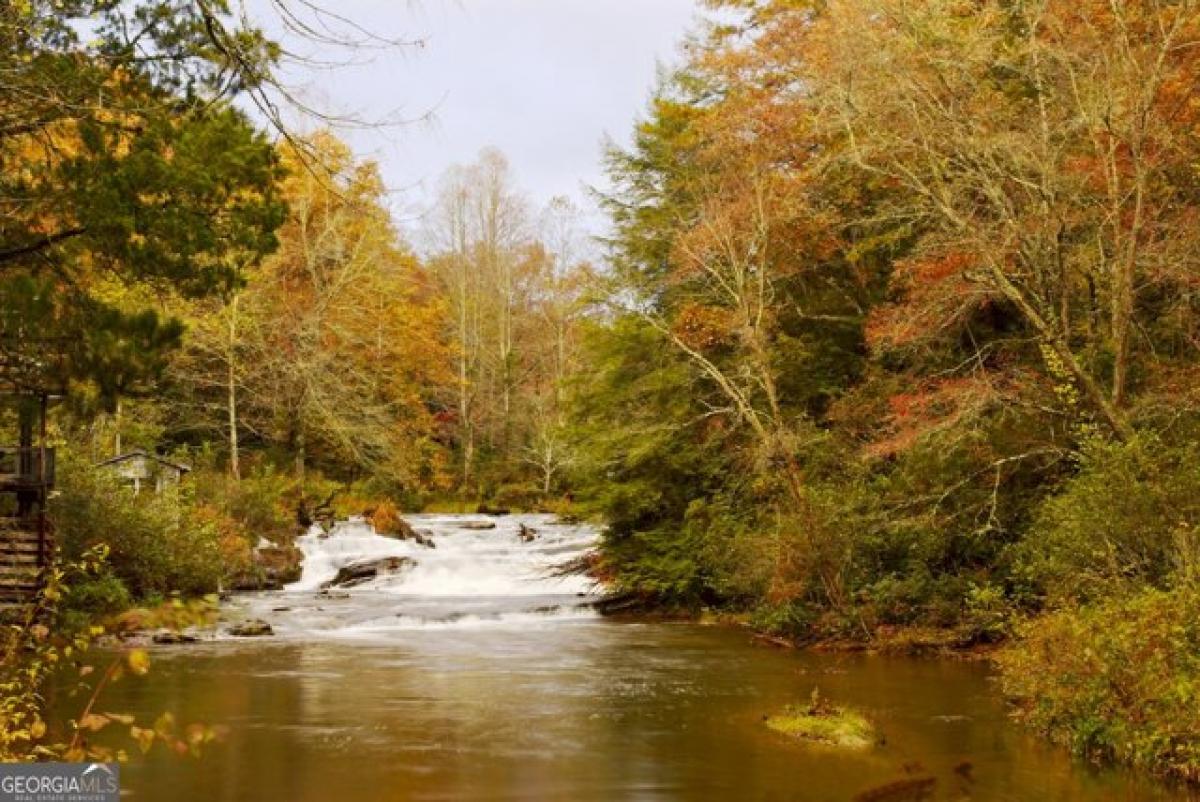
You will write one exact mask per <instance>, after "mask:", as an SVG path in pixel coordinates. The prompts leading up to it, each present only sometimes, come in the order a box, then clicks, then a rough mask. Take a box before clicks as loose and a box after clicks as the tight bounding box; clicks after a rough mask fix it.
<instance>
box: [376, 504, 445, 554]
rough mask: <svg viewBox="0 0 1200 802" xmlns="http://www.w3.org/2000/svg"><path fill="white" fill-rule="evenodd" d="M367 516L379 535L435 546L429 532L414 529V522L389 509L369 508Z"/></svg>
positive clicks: (420, 544) (425, 545)
mask: <svg viewBox="0 0 1200 802" xmlns="http://www.w3.org/2000/svg"><path fill="white" fill-rule="evenodd" d="M366 518H367V519H368V520H369V521H370V522H371V526H373V527H374V528H375V534H377V535H382V536H383V537H391V538H395V539H396V540H411V541H412V542H414V543H416V544H417V545H418V546H424V547H425V548H427V549H432V548H435V546H434V543H433V538H431V537H429V535H428V534H427V533H425V532H419V531H417V530H416V529H413V527H412V524H410V523H409V522H408V521H406V520H404V519H403V518H401V517H400V516H399V515H398V514H395V513H391V512H389V510H388V509H380V510H369V511H368V512H367V515H366Z"/></svg>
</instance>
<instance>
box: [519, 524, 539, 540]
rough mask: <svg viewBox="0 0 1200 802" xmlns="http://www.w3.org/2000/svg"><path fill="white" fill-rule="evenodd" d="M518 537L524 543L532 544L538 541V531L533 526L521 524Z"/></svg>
mask: <svg viewBox="0 0 1200 802" xmlns="http://www.w3.org/2000/svg"><path fill="white" fill-rule="evenodd" d="M517 537H519V538H520V539H521V542H522V543H532V542H533V541H534V540H536V539H537V530H536V529H534V528H533V527H531V526H526V525H525V524H521V528H520V529H518V530H517Z"/></svg>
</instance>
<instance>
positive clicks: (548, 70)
mask: <svg viewBox="0 0 1200 802" xmlns="http://www.w3.org/2000/svg"><path fill="white" fill-rule="evenodd" d="M246 3H247V6H248V10H249V13H250V15H251V16H252V17H253V18H254V19H255V20H256V21H257V22H259V23H260V24H263V25H264V26H265V27H267V29H268V30H269V31H271V30H272V29H274V28H275V27H276V26H277V21H276V18H275V17H274V12H272V11H271V10H270V9H271V6H270V0H246ZM328 7H329V8H336V9H337V11H338V13H340V14H344V15H346V16H347V17H349V18H350V19H352V20H353V21H354V22H355V23H357V24H359V25H361V26H363V27H364V28H366V29H367V30H369V31H371V32H373V33H376V34H377V35H380V36H385V37H390V38H399V37H403V38H406V39H411V38H417V37H420V38H422V39H425V40H426V44H425V46H424V47H423V48H421V49H414V48H408V49H379V50H374V51H372V52H366V53H359V54H357V56H354V58H355V60H356V62H360V63H355V64H351V65H346V66H338V67H336V68H332V69H327V70H324V69H313V68H305V69H303V70H293V71H292V72H291V73H290V74H289V75H287V78H288V80H289V81H290V82H291V83H292V84H293V85H294V86H296V87H298V88H299V89H300V94H301V96H302V97H303V98H304V99H305V101H306V102H307V103H310V104H311V105H313V106H315V107H317V108H319V109H321V110H323V111H330V112H334V113H339V114H349V115H354V116H356V117H358V118H361V119H366V120H380V119H384V118H388V117H389V116H395V115H400V116H403V117H405V118H415V117H420V116H422V115H424V114H426V113H427V112H432V119H431V120H430V121H428V122H420V123H415V124H412V125H404V126H391V127H387V128H384V129H377V130H347V129H343V130H342V131H341V135H342V136H343V138H345V139H347V140H348V141H350V143H351V145H352V146H353V147H354V149H355V151H356V152H357V153H358V154H359V155H360V156H366V157H370V158H374V159H375V160H377V161H378V162H379V163H380V165H381V167H382V172H383V175H384V179H385V181H386V182H387V184H388V186H389V188H390V189H392V190H393V195H392V208H393V211H394V213H395V214H396V216H397V218H398V220H399V222H401V223H402V224H404V225H411V224H412V223H413V222H414V221H413V220H412V215H413V210H414V209H416V208H419V207H420V206H421V205H422V204H423V203H424V202H425V200H426V199H427V197H428V195H427V193H428V192H429V190H430V189H431V188H432V187H434V185H435V184H436V182H437V179H438V177H439V175H440V174H441V173H442V171H443V170H444V169H445V168H446V167H448V166H449V165H451V164H454V163H462V162H469V161H472V160H473V159H474V158H475V157H476V155H477V154H478V152H479V151H480V149H482V148H484V147H486V146H489V145H490V146H495V147H498V148H499V149H500V150H502V151H503V152H504V153H505V154H506V155H507V156H508V158H509V160H510V161H511V163H512V167H513V172H514V174H515V176H516V179H517V182H518V184H519V186H520V187H521V188H522V189H524V190H525V191H526V192H527V193H528V194H529V195H530V197H531V199H532V200H533V201H534V202H535V203H536V204H538V205H539V206H540V205H542V204H544V203H545V202H546V201H547V200H549V199H550V198H551V197H553V196H555V195H567V196H569V197H571V198H572V199H573V200H575V201H576V202H577V203H578V204H579V205H580V206H586V205H587V201H586V193H585V191H584V189H583V187H584V186H585V185H602V184H603V180H604V179H603V173H602V170H601V165H600V154H601V146H602V142H603V139H604V137H605V135H608V136H611V137H613V138H614V139H616V140H617V141H619V142H626V141H628V139H629V134H630V131H631V130H632V127H633V124H634V121H635V119H636V118H638V117H639V116H640V115H641V114H642V113H643V112H644V110H645V108H646V102H647V100H648V98H649V96H650V92H651V89H652V88H653V86H654V83H655V74H656V69H657V66H658V65H659V64H668V65H669V64H672V63H674V62H675V61H676V60H677V57H678V47H679V44H680V43H681V42H682V40H683V38H684V36H685V35H686V34H687V33H688V31H689V30H691V29H692V28H693V27H694V23H695V21H696V20H697V19H698V16H697V15H698V14H699V9H698V5H697V2H696V0H420V2H406V0H345V2H342V3H340V4H337V5H330V6H328ZM289 44H292V43H290V42H289ZM300 49H301V51H302V52H304V53H306V54H308V55H312V56H317V57H325V58H335V59H338V60H341V61H345V60H346V59H347V58H350V57H351V54H348V53H346V52H341V53H333V55H332V56H331V55H330V52H331V51H321V50H320V49H318V48H316V47H314V46H313V45H312V44H306V43H302V44H301V47H300ZM594 225H597V223H595V222H594V223H593V226H594Z"/></svg>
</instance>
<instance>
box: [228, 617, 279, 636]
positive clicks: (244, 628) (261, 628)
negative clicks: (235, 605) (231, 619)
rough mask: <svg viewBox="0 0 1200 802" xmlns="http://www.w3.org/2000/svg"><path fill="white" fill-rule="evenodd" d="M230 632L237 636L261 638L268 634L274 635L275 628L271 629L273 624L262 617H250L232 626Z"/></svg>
mask: <svg viewBox="0 0 1200 802" xmlns="http://www.w3.org/2000/svg"><path fill="white" fill-rule="evenodd" d="M229 634H230V635H233V636H234V637H235V638H261V637H264V636H266V635H274V634H275V630H273V629H271V625H270V624H268V623H267V622H266V621H263V620H262V619H261V618H248V619H246V620H245V621H241V622H239V623H237V624H234V625H233V626H231V627H230V628H229Z"/></svg>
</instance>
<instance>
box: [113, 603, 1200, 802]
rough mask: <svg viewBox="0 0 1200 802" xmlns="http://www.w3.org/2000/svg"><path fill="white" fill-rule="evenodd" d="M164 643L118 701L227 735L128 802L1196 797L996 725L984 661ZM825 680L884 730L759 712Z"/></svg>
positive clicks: (520, 637)
mask: <svg viewBox="0 0 1200 802" xmlns="http://www.w3.org/2000/svg"><path fill="white" fill-rule="evenodd" d="M155 658H156V661H155V662H156V666H155V670H154V671H152V672H151V674H150V675H149V676H148V677H146V678H145V679H144V680H138V681H136V682H130V683H128V684H122V685H119V686H117V688H116V691H117V693H116V694H115V696H114V697H113V698H111V699H110V700H109V703H110V704H111V705H112V707H113V709H136V710H140V711H143V712H145V713H147V714H151V713H155V712H158V711H162V710H167V709H170V710H173V711H175V712H176V714H177V715H178V716H179V717H180V718H181V719H182V720H204V721H209V722H214V723H217V722H219V723H224V724H227V725H229V727H230V735H229V738H228V740H227V742H226V743H225V744H224V745H222V746H220V747H217V748H216V749H214V750H213V751H212V752H210V753H209V754H208V755H207V756H206V757H205V758H204V759H202V760H201V761H198V762H190V761H180V760H178V759H175V758H168V757H163V756H160V757H155V758H152V759H150V760H149V761H147V762H146V763H144V764H140V765H135V766H131V767H129V768H128V769H127V770H126V771H124V772H123V778H124V780H125V785H126V786H127V787H128V788H130V789H131V790H132V798H133V799H142V800H171V801H172V802H192V801H193V800H195V801H196V802H199V801H200V800H204V801H205V802H219V801H222V800H228V801H229V802H234V801H235V800H236V801H238V802H242V801H245V802H250V801H251V800H253V801H254V802H259V801H260V800H281V801H284V800H286V801H287V802H308V801H309V800H313V801H314V802H315V801H316V800H320V801H321V802H327V801H328V800H363V801H364V802H393V801H396V800H410V799H412V800H462V799H468V800H473V799H489V800H490V799H498V800H503V799H514V800H515V799H521V800H524V799H549V800H559V799H561V800H611V799H632V800H643V799H645V800H659V799H672V800H805V802H821V801H822V800H831V801H832V800H837V801H838V802H848V800H852V799H860V800H864V802H866V801H867V800H871V801H872V802H882V801H885V800H886V801H887V802H891V801H892V800H901V799H937V800H943V799H945V800H978V801H979V802H999V801H1000V800H1022V801H1024V800H1038V801H1039V802H1041V801H1043V800H1045V801H1046V802H1085V801H1091V800H1104V801H1105V802H1109V801H1110V800H1128V802H1135V800H1136V801H1137V802H1145V801H1148V800H1180V799H1188V798H1189V797H1187V796H1185V795H1184V794H1183V793H1182V792H1180V791H1177V790H1176V791H1173V790H1171V789H1168V788H1165V787H1161V786H1156V785H1155V784H1153V783H1151V782H1149V781H1146V780H1143V779H1140V778H1138V777H1136V776H1133V775H1131V774H1127V773H1121V772H1115V771H1098V770H1095V769H1093V768H1090V767H1087V766H1085V765H1082V764H1080V763H1077V762H1074V761H1071V760H1069V759H1068V758H1067V757H1065V756H1064V754H1063V753H1062V752H1060V751H1059V750H1057V749H1054V748H1052V747H1049V746H1047V745H1045V744H1043V743H1041V742H1040V741H1037V740H1035V739H1033V738H1030V737H1029V736H1027V735H1026V734H1025V733H1023V732H1022V731H1021V730H1019V729H1017V728H1015V727H1013V726H1012V725H1010V724H1009V723H1008V722H1007V721H1006V720H1005V718H1004V710H1003V708H1002V706H1001V705H1000V704H999V703H998V702H997V701H996V698H995V694H994V693H993V691H992V690H991V689H990V688H989V687H988V684H989V680H988V677H987V673H986V669H985V668H984V667H982V666H980V665H976V664H969V663H957V662H939V661H918V660H904V659H890V658H882V657H869V656H863V655H809V654H797V653H791V652H785V651H779V650H774V649H770V648H763V647H759V646H754V645H751V644H750V642H749V639H748V638H747V637H746V636H745V635H744V634H743V633H740V632H737V631H732V630H725V629H712V628H701V627H695V626H688V625H670V624H629V623H612V622H604V621H596V622H575V623H569V624H563V625H561V626H559V627H549V628H538V629H526V630H520V629H514V630H508V631H505V630H482V631H481V630H464V631H453V630H451V631H430V632H425V631H419V630H417V631H413V632H411V633H409V634H408V635H407V636H406V637H405V638H403V639H393V640H390V641H388V642H386V643H384V642H381V643H375V644H372V643H360V642H355V643H352V644H341V643H336V642H311V643H300V642H279V643H268V642H256V643H245V644H243V643H228V642H226V643H217V644H211V645H200V646H192V647H179V648H175V649H164V650H161V651H158V652H156V654H155ZM814 686H819V687H820V689H821V693H822V695H823V696H825V697H827V698H829V699H832V700H835V701H837V702H838V703H843V704H850V705H854V706H856V707H859V708H862V709H864V710H866V711H868V712H869V714H870V715H871V716H872V718H873V719H874V720H875V721H876V723H877V724H878V726H879V729H880V731H881V732H882V733H883V735H884V736H885V738H886V743H885V744H883V745H881V746H879V747H877V748H875V749H873V750H869V751H867V752H865V753H850V754H847V753H842V752H838V751H836V750H833V749H829V748H820V747H815V746H811V745H806V744H800V743H795V742H791V741H789V740H787V739H786V738H784V737H782V736H778V735H776V734H775V733H772V732H770V731H769V730H767V729H766V728H765V727H764V726H762V721H761V719H762V716H763V714H765V713H767V712H771V711H774V710H776V709H778V708H779V707H782V706H783V705H785V704H787V703H790V702H795V701H797V700H803V699H806V698H807V697H808V695H809V693H810V692H811V690H812V688H813V687H814ZM927 779H932V780H934V782H933V783H928V782H925V780H927ZM887 783H892V785H891V786H890V789H889V788H885V787H884V785H885V784H887ZM889 793H890V794H891V795H890V796H889V795H888V794H889ZM872 794H874V795H872ZM905 794H907V795H905Z"/></svg>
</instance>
